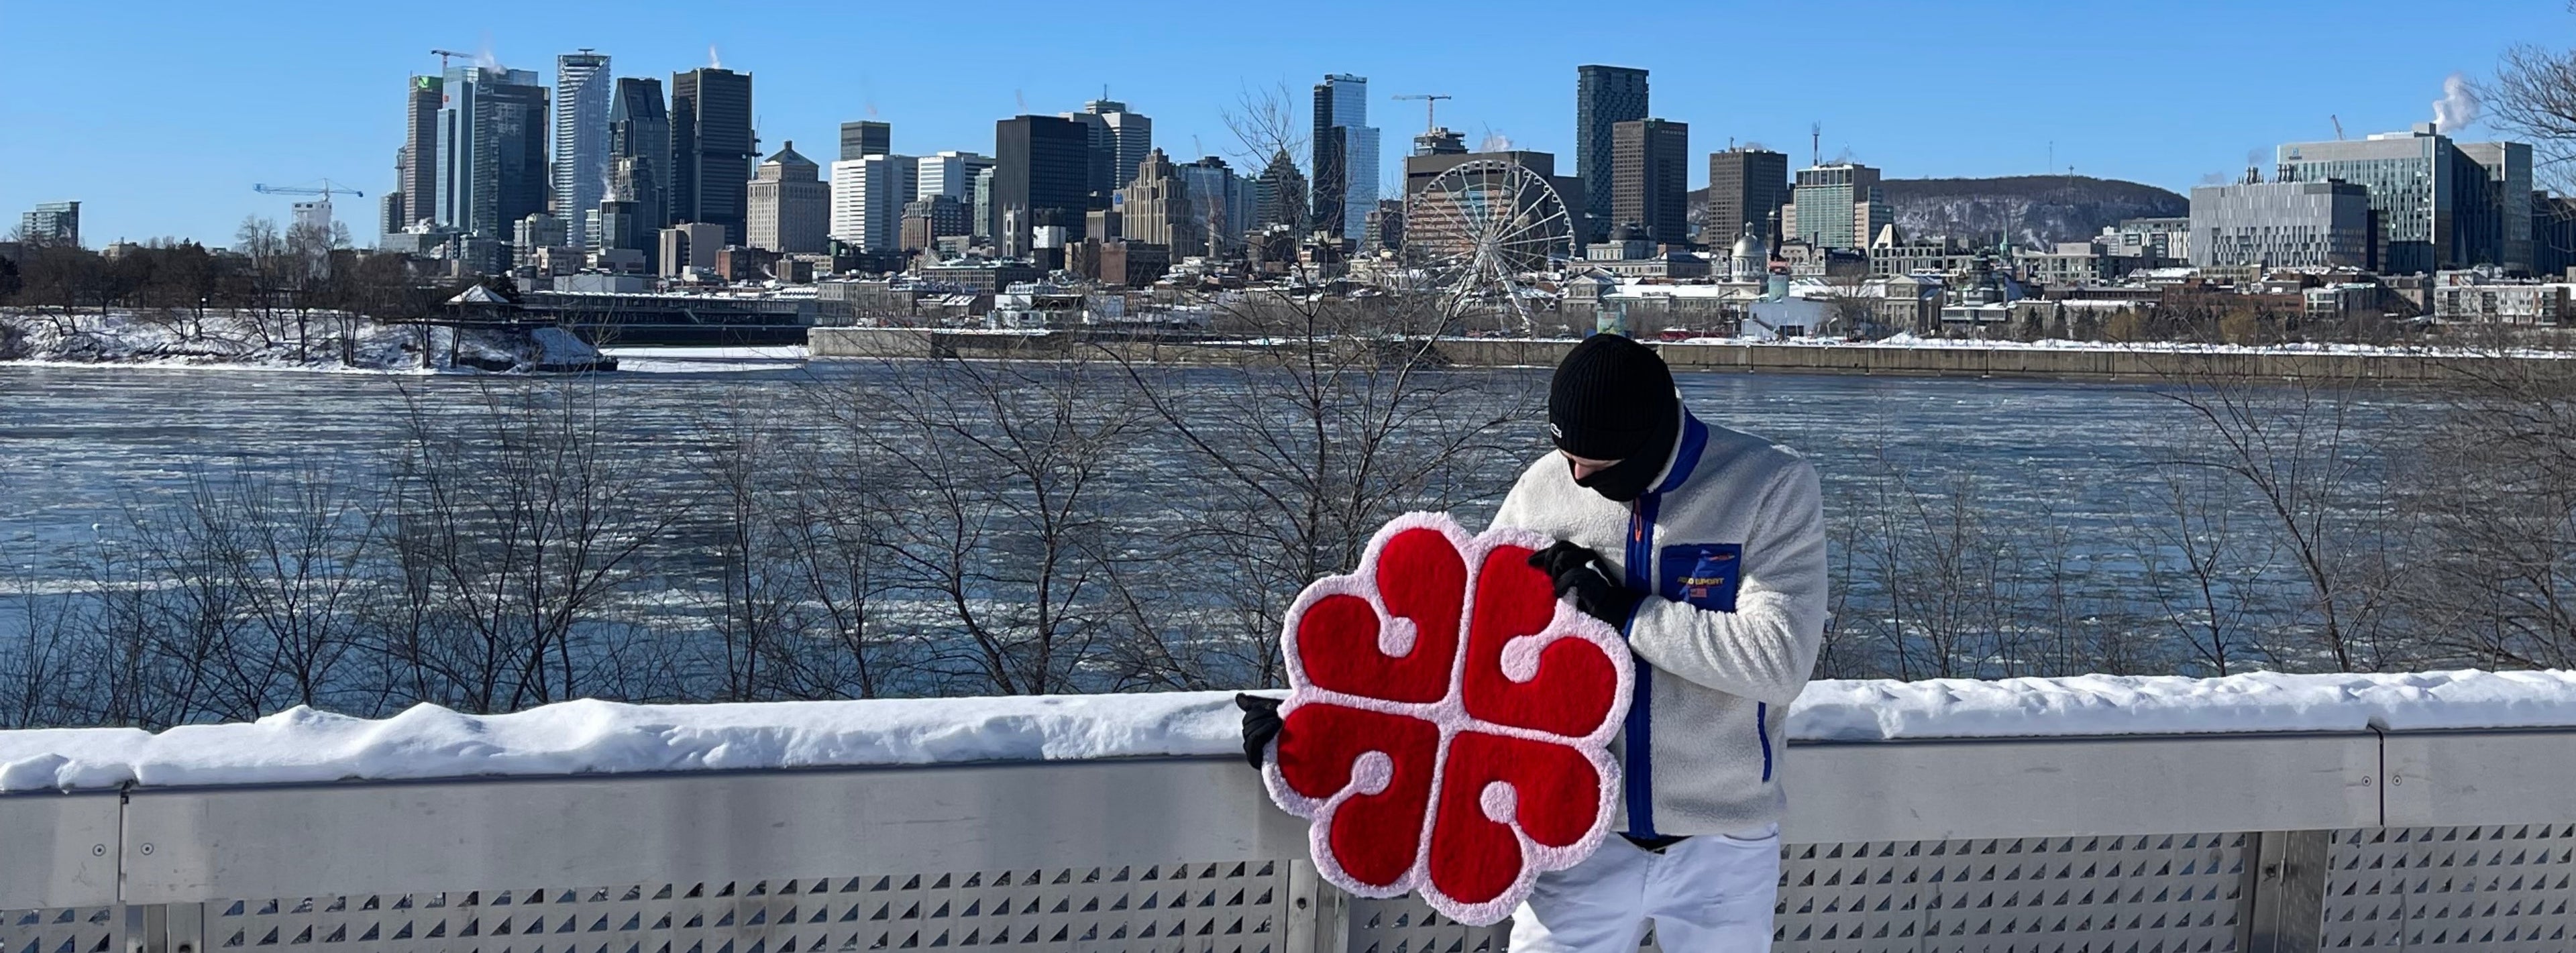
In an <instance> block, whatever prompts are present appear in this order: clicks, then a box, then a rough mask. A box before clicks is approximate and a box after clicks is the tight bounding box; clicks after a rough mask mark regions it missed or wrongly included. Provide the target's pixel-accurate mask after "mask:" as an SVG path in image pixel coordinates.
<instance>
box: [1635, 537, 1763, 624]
mask: <svg viewBox="0 0 2576 953" xmlns="http://www.w3.org/2000/svg"><path fill="white" fill-rule="evenodd" d="M1656 562H1657V565H1658V568H1660V569H1661V570H1662V576H1663V578H1662V579H1659V580H1656V582H1657V583H1658V585H1657V586H1656V587H1655V593H1656V594H1657V595H1660V596H1663V597H1664V598H1666V599H1670V600H1673V601H1675V602H1687V603H1690V604H1691V605H1694V606H1698V607H1700V608H1702V609H1713V610H1716V611H1718V612H1733V611H1735V591H1736V590H1737V589H1738V588H1739V587H1741V586H1742V585H1743V583H1744V546H1743V544H1741V543H1692V544H1690V545H1687V546H1666V547H1664V551H1663V558H1662V559H1659V560H1657V561H1656Z"/></svg>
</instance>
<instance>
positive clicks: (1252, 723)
mask: <svg viewBox="0 0 2576 953" xmlns="http://www.w3.org/2000/svg"><path fill="white" fill-rule="evenodd" d="M1234 707H1236V708H1240V709H1243V760H1245V761H1248V762H1251V763H1252V769H1253V770H1255V771H1258V770H1261V749H1263V748H1267V747H1270V741H1271V739H1274V738H1277V737H1279V727H1280V725H1281V724H1282V722H1281V721H1280V720H1279V699H1276V698H1263V697H1261V696H1259V695H1247V694H1243V693H1236V695H1235V696H1234Z"/></svg>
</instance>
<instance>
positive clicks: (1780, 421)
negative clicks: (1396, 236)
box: [0, 354, 2409, 677]
mask: <svg viewBox="0 0 2576 953" xmlns="http://www.w3.org/2000/svg"><path fill="white" fill-rule="evenodd" d="M637 357H638V356H634V355H630V356H629V364H628V366H629V367H630V368H636V369H643V370H644V372H640V373H638V372H622V373H617V374H608V375H596V376H592V377H589V378H584V379H580V380H577V381H574V382H572V384H573V386H574V387H576V388H579V389H582V390H586V391H587V392H588V395H587V398H586V402H587V403H589V404H591V405H593V406H595V407H597V408H599V409H600V412H601V423H602V426H603V427H604V429H605V433H604V435H603V437H602V445H603V446H604V447H605V448H607V452H609V453H611V454H614V455H616V457H617V462H618V466H620V467H621V468H622V469H621V472H623V473H628V474H634V475H640V476H642V477H643V478H645V479H646V480H647V481H649V482H650V483H651V484H652V486H651V487H650V488H648V490H650V491H659V490H668V491H671V498H674V499H677V498H681V497H684V496H686V492H685V491H686V489H687V488H688V487H689V486H691V485H693V484H692V483H691V481H693V480H702V479H703V478H704V476H705V475H704V474H703V473H702V472H697V471H695V470H694V469H693V466H694V464H692V463H691V462H690V454H688V453H686V452H684V451H686V450H687V449H689V448H691V447H694V446H700V445H704V444H706V443H707V442H708V441H709V440H710V438H712V437H714V436H716V434H715V433H714V432H713V431H712V430H711V429H710V424H709V423H708V421H709V418H710V410H711V409H712V408H715V407H718V406H719V405H722V404H727V403H733V404H735V405H740V404H741V403H742V402H745V401H754V402H756V401H761V400H775V401H778V402H781V403H782V404H785V405H797V404H806V403H811V402H815V401H825V400H832V399H836V397H838V396H839V395H841V394H843V393H845V392H844V391H843V390H842V389H841V388H838V387H836V386H834V385H840V384H848V383H852V382H854V381H855V382H859V383H870V384H875V383H886V384H905V383H907V382H909V381H910V378H896V377H892V376H890V375H893V374H896V373H899V371H897V370H893V369H889V368H888V367H886V366H884V365H880V364H875V363H865V362H832V361H824V362H814V363H811V364H807V363H803V362H800V361H796V360H793V359H791V358H781V357H778V356H774V355H762V356H757V357H754V356H746V355H732V356H721V355H688V354H671V355H653V356H649V357H650V358H651V359H636V358H637ZM1175 373H1176V375H1177V376H1178V378H1179V381H1178V382H1179V384H1180V386H1181V387H1182V388H1183V391H1181V392H1178V393H1179V394H1180V397H1181V399H1184V400H1187V401H1191V402H1194V404H1195V406H1197V407H1198V408H1200V409H1201V412H1203V413H1206V412H1212V413H1214V414H1216V415H1218V416H1222V414H1223V413H1224V411H1223V410H1222V409H1221V408H1223V407H1225V406H1227V405H1226V401H1227V400H1228V395H1229V392H1230V391H1229V388H1230V387H1232V386H1239V380H1240V379H1239V378H1235V377H1229V376H1228V375H1229V374H1232V373H1233V372H1221V371H1194V370H1180V371H1176V372H1175ZM1472 373H1476V374H1494V375H1501V378H1500V379H1501V380H1502V382H1503V383H1504V384H1506V385H1524V386H1504V387H1496V388H1489V389H1488V391H1489V392H1508V391H1519V392H1522V393H1528V392H1529V391H1530V389H1531V388H1543V386H1544V382H1545V377H1544V375H1545V372H1544V371H1541V370H1507V371H1490V372H1472ZM496 383H497V384H498V385H499V386H500V387H501V388H503V389H507V388H511V387H515V386H518V384H519V383H521V382H517V381H498V382H496V381H494V380H492V379H480V380H478V379H474V378H466V377H453V376H438V377H421V376H400V377H395V376H382V375H372V374H338V373H298V372H261V371H214V370H183V369H159V368H132V367H125V368H56V367H27V366H6V365H0V597H5V596H7V595H10V594H11V593H12V592H34V593H45V592H66V593H67V592H83V591H89V590H88V589H87V584H86V583H85V578H86V577H85V576H84V574H85V573H86V572H89V571H91V570H89V569H86V568H84V567H85V566H88V565H90V564H89V563H85V562H84V560H89V559H95V558H97V557H98V556H99V555H100V554H101V553H112V552H116V551H119V550H118V544H117V542H116V541H117V540H121V539H130V538H133V536H134V534H135V533H137V532H138V530H137V529H136V527H135V525H134V523H135V522H136V521H137V520H138V519H141V520H145V521H149V520H153V519H162V518H169V517H170V516H171V515H172V514H178V513H182V512H184V510H185V507H184V506H181V505H177V504H180V503H182V502H184V501H183V500H182V499H181V498H182V496H183V495H184V494H186V493H188V492H189V491H190V486H191V482H192V481H193V480H195V479H197V478H198V477H199V476H200V475H202V474H206V473H227V472H240V471H243V470H248V471H251V472H257V473H269V474H275V475H276V476H278V477H279V478H280V482H281V483H289V484H291V483H293V482H294V480H293V478H294V477H295V476H296V475H298V474H300V473H306V472H315V471H318V470H319V469H323V468H338V472H341V473H348V472H351V471H352V470H354V471H355V472H359V473H363V472H366V471H367V470H368V469H369V468H371V467H379V466H382V465H383V464H382V461H384V460H385V459H386V458H387V456H388V453H387V451H388V450H389V449H391V448H392V447H393V446H394V445H395V442H396V440H397V435H398V433H399V432H400V429H401V428H400V425H399V422H400V420H401V419H402V417H403V415H404V414H406V413H408V412H409V410H410V408H412V407H418V408H420V409H421V410H422V411H423V412H424V413H428V414H439V413H443V412H452V413H454V416H453V418H452V419H454V420H457V421H470V420H476V419H480V418H476V417H474V416H472V414H471V413H468V412H469V411H472V410H473V409H474V408H475V406H476V405H478V404H480V403H482V402H483V401H485V400H486V399H487V398H488V397H489V396H490V395H489V393H488V392H487V388H490V387H493V386H494V385H495V384H496ZM1680 383H1681V387H1682V390H1683V393H1684V395H1685V397H1686V398H1687V400H1688V401H1689V403H1690V405H1691V407H1692V409H1693V410H1694V411H1695V412H1696V413H1698V414H1699V415H1700V416H1701V417H1702V418H1703V419H1706V420H1709V421H1711V422H1714V423H1720V424H1724V425H1727V426H1731V427H1735V428H1738V429H1743V430H1748V431H1752V432H1755V433H1759V434H1762V435H1765V436H1768V437H1771V438H1773V439H1776V440H1779V441H1781V442H1783V443H1786V444H1788V445H1790V446H1792V447H1795V448H1797V449H1799V450H1801V451H1803V452H1805V453H1806V454H1808V455H1809V456H1810V457H1811V458H1812V459H1813V460H1815V462H1816V464H1817V467H1818V470H1819V471H1820V472H1821V474H1822V475H1823V479H1824V482H1825V496H1826V500H1825V505H1826V516H1827V521H1828V524H1829V526H1828V532H1829V534H1831V535H1830V540H1831V548H1832V549H1833V550H1834V552H1833V558H1834V560H1835V563H1834V589H1835V592H1836V602H1835V605H1834V611H1835V616H1834V622H1833V632H1834V633H1835V634H1834V635H1832V636H1829V639H1828V646H1827V652H1826V657H1825V659H1824V660H1823V661H1822V662H1820V665H1823V666H1824V667H1825V670H1827V671H1829V672H1831V673H1834V674H1845V675H1855V674H1894V675H1900V676H1904V677H1921V676H1924V675H1938V674H1959V675H2012V674H2032V673H2045V672H2054V671H2088V670H2097V669H2096V668H2095V666H2101V667H2102V668H2103V669H2107V670H2121V671H2142V672H2182V673H2201V672H2203V670H2204V668H2205V667H2206V666H2205V663H2206V661H2207V660H2206V659H2205V658H2203V657H2199V656H2196V655H2195V649H2194V646H2195V645H2196V644H2197V638H2198V636H2196V635H2194V634H2193V622H2192V619H2193V617H2194V614H2195V613H2199V612H2200V611H2201V610H2199V609H2198V608H2195V607H2194V606H2192V605H2190V604H2189V603H2190V602H2191V598H2190V597H2191V595H2192V593H2190V592H2187V591H2185V590H2186V589H2188V588H2190V584H2189V583H2188V581H2187V580H2185V579H2184V578H2182V577H2179V576H2176V575H2174V574H2173V570H2172V568H2171V567H2172V566H2174V565H2175V559H2176V555H2175V554H2176V553H2177V552H2178V550H2176V549H2175V548H2174V546H2173V545H2172V543H2171V542H2170V540H2171V539H2172V538H2173V536H2172V533H2173V531H2174V527H2175V525H2176V510H2175V503H2174V500H2173V497H2172V496H2171V494H2170V491H2169V490H2168V487H2167V480H2168V478H2169V477H2170V476H2171V475H2172V474H2174V473H2176V472H2177V471H2178V469H2179V468H2177V466H2176V465H2175V464H2174V461H2175V460H2176V459H2177V458H2178V456H2180V455H2182V454H2184V453H2185V452H2187V450H2188V449H2189V445H2190V443H2191V442H2192V441H2194V440H2199V439H2204V437H2203V435H2204V434H2205V433H2207V431H2206V430H2205V429H2204V426H2203V425H2202V424H2201V423H2200V422H2198V421H2197V420H2196V419H2195V414H2194V412H2193V411H2192V410H2191V409H2190V408H2189V407H2187V406H2185V405H2184V404H2182V403H2179V402H2177V401H2176V400H2174V399H2172V398H2171V397H2169V396H2167V395H2166V394H2164V393H2160V392H2159V391H2158V390H2156V389H2155V388H2153V387H2150V386H2146V385H2136V384H2106V383H2098V382H2078V381H2030V380H1969V379H1931V378H1887V377H1859V376H1778V375H1745V374H1691V375H1685V376H1683V377H1682V378H1681V381H1680ZM2359 397H2360V401H2359V403H2358V404H2356V405H2354V409H2355V411H2356V419H2357V420H2360V421H2364V422H2365V423H2364V427H2365V429H2368V428H2371V427H2381V428H2385V427H2387V426H2391V425H2389V424H2384V423H2368V422H2369V421H2385V420H2389V419H2392V418H2391V417H2390V416H2389V415H2388V414H2387V413H2386V411H2388V410H2390V409H2391V408H2393V407H2397V406H2402V405H2403V402H2404V401H2406V400H2408V399H2409V398H2407V397H2406V396H2405V395H2403V394H2393V393H2375V394H2366V395H2359ZM2389 401H2396V402H2398V403H2388V402H2389ZM755 406H758V405H757V404H755ZM1530 413H1531V420H1530V422H1529V423H1528V427H1527V434H1526V441H1525V442H1526V446H1527V447H1528V448H1529V449H1528V451H1527V452H1528V453H1536V452H1539V451H1540V449H1541V448H1543V447H1544V446H1545V442H1544V439H1543V437H1542V436H1541V435H1540V424H1539V423H1538V421H1537V419H1536V416H1537V411H1536V410H1535V409H1534V408H1533V409H1532V410H1531V412H1530ZM471 426H473V425H463V426H460V427H458V428H457V430H458V431H459V433H460V434H461V435H462V436H463V438H464V439H470V433H471V430H470V427H471ZM1132 456H1133V457H1134V459H1133V460H1132V461H1128V460H1122V461H1120V464H1119V467H1118V471H1119V472H1118V473H1117V474H1116V475H1115V476H1116V482H1117V483H1118V484H1119V488H1118V489H1117V490H1116V492H1115V493H1114V494H1113V498H1114V499H1115V500H1117V501H1118V502H1117V503H1116V504H1114V505H1115V506H1117V507H1119V508H1121V509H1123V510H1125V515H1126V516H1127V517H1128V518H1130V519H1133V520H1136V521H1137V522H1134V523H1131V524H1130V525H1132V526H1136V527H1153V526H1159V525H1166V524H1168V525H1175V526H1181V525H1186V522H1187V521H1186V520H1179V519H1178V517H1181V516H1184V515H1187V514H1191V513H1195V512H1197V511H1196V510H1194V509H1193V508H1194V507H1204V506H1208V505H1210V504H1209V503H1208V501H1207V500H1206V499H1205V497H1204V496H1203V495H1202V494H1200V493H1198V492H1196V490H1197V487H1196V486H1194V481H1195V480H1196V479H1197V478H1198V476H1199V474H1197V473H1195V472H1193V471H1192V470H1191V469H1190V467H1189V465H1187V464H1186V463H1184V462H1183V461H1186V460H1188V459H1189V457H1188V456H1187V455H1186V454H1183V453H1180V452H1177V451H1176V450H1175V449H1174V446H1173V442H1172V441H1169V440H1162V439H1157V438H1155V437H1153V436H1151V435H1149V436H1148V437H1147V438H1145V439H1142V440H1140V441H1139V443H1138V445H1137V446H1136V447H1135V448H1134V451H1133V452H1132ZM1519 456H1525V455H1524V454H1513V455H1509V456H1498V455H1487V456H1484V457H1480V458H1478V459H1475V460H1465V459H1461V460H1458V461H1457V462H1456V464H1455V466H1456V467H1458V468H1461V469H1462V470H1463V471H1467V472H1458V473H1454V474H1451V476H1452V477H1453V478H1454V480H1455V483H1453V484H1452V485H1453V486H1465V487H1468V488H1469V490H1468V491H1467V493H1468V495H1474V494H1476V493H1485V494H1488V497H1487V499H1485V500H1484V501H1482V502H1481V503H1475V504H1469V505H1463V506H1461V507H1459V511H1460V515H1461V516H1462V518H1464V519H1465V520H1466V521H1467V522H1468V523H1469V524H1470V525H1478V524H1481V523H1482V522H1483V520H1484V519H1485V518H1486V517H1487V516H1488V515H1490V511H1491V507H1492V505H1493V503H1495V502H1497V501H1498V500H1499V497H1500V495H1501V492H1502V491H1503V490H1504V489H1505V488H1507V487H1508V486H1509V484H1510V481H1511V479H1512V478H1513V476H1514V475H1516V473H1517V472H1518V471H1519V469H1520V468H1521V466H1522V465H1523V463H1524V462H1525V460H1524V459H1514V457H1519ZM2239 490H2241V488H2235V487H2222V488H2220V489H2219V490H2218V491H2216V495H2214V496H2210V497H2208V498H2206V499H2205V500H2200V499H2199V498H2195V499H2196V502H2195V503H2194V504H2193V505H2195V506H2205V507H2213V508H2215V509H2216V510H2229V511H2233V512H2232V513H2230V514H2229V515H2227V516H2226V517H2225V518H2223V519H2222V520H2221V522H2224V523H2232V524H2233V525H2234V526H2235V527H2236V529H2235V530H2234V531H2233V532H2235V533H2236V534H2237V536H2236V537H2235V541H2234V542H2231V543H2230V544H2229V545H2228V552H2229V554H2230V557H2229V558H2231V559H2234V560H2237V562H2236V563H2232V564H2231V565H2230V566H2229V567H2228V568H2227V573H2226V575H2227V578H2228V579H2229V580H2232V581H2224V582H2220V583H2218V585H2219V586H2221V587H2222V588H2229V589H2230V591H2231V592H2241V593H2244V594H2247V599H2246V601H2245V602H2244V606H2245V609H2244V611H2245V612H2246V613H2247V614H2246V615H2244V616H2243V617H2242V618H2241V619H2239V620H2238V621H2237V622H2235V623H2234V625H2236V626H2239V627H2242V628H2243V630H2244V633H2252V634H2251V635H2248V634H2243V633H2240V634H2238V635H2235V636H2232V637H2231V641H2233V640H2239V639H2244V638H2249V637H2250V638H2256V639H2264V640H2269V641H2271V642H2272V644H2288V643H2289V642H2293V641H2296V639H2295V636H2296V633H2297V632H2298V631H2300V627H2301V626H2302V625H2304V624H2305V622H2304V621H2303V619H2304V613H2305V612H2306V608H2305V604H2304V603H2303V602H2302V597H2301V596H2300V586H2301V585H2302V582H2301V577H2300V576H2299V575H2298V574H2297V572H2296V571H2295V569H2294V568H2293V566H2292V564H2290V563H2289V562H2287V561H2286V559H2285V558H2284V556H2283V555H2282V554H2281V553H2280V552H2279V551H2277V550H2272V549H2267V548H2264V547H2263V546H2261V545H2259V544H2256V543H2255V542H2254V541H2253V540H2252V539H2251V538H2250V537H2247V536H2245V534H2246V533H2247V532H2248V529H2249V528H2260V527H2262V526H2264V525H2265V524H2266V521H2267V520H2268V519H2269V517H2268V516H2266V515H2265V514H2264V512H2263V511H2262V510H2260V509H2259V508H2258V507H2257V506H2256V505H2255V504H2254V503H2253V501H2252V500H2250V499H2247V498H2244V497H2242V496H2241V495H2238V491H2239ZM2356 498H2359V497H2356ZM2207 515H2208V513H2207V511H2204V512H2203V513H2202V516H2201V518H2202V519H2203V521H2204V522H2203V524H2202V525H2203V526H2204V527H2205V526H2206V525H2207V524H2206V517H2207ZM140 531H141V532H151V531H152V530H150V529H149V528H146V529H144V530H140ZM1184 531H1185V530H1184ZM1146 532H1148V533H1149V534H1150V533H1151V532H1153V530H1151V529H1147V530H1146ZM702 552H703V550H702V549H701V548H698V547H697V546H695V545H692V544H691V543H690V542H689V541H687V540H675V541H673V543H672V544H671V545H670V547H669V548H668V552H667V554H666V557H667V558H668V559H670V560H671V561H670V562H668V563H665V564H663V565H662V566H661V567H660V568H661V569H662V570H665V571H667V572H669V573H672V574H675V575H677V576H689V575H691V574H692V573H695V572H699V571H703V570H705V569H708V568H709V567H712V566H713V565H714V564H713V563H708V562H705V561H704V560H705V557H704V556H702V555H700V554H701V553H702ZM2152 567H2164V568H2162V569H2153V568H2152ZM2159 587H2161V588H2159ZM2232 587H2241V589H2238V588H2232ZM1954 596H1955V597H1954ZM2204 617H2205V616H2204ZM5 621H6V619H5V617H0V623H5ZM645 624H647V625H650V626H652V627H653V630H654V631H656V632H657V633H658V632H661V631H663V630H664V629H670V630H672V632H673V633H675V634H677V633H680V632H682V631H683V630H686V629H688V627H690V626H693V625H697V624H699V623H697V622H692V621H689V620H686V619H679V618H660V617H657V618H654V619H651V620H648V621H646V622H645ZM0 628H5V625H0ZM2265 633H2269V634H2268V635H2267V634H2265ZM0 634H5V633H0ZM1837 640H1840V641H1837ZM1837 645H1842V646H1845V647H1844V648H1836V646H1837ZM2231 651H2234V650H2231ZM1927 660H1940V661H1937V662H1930V663H1927ZM1927 664H1928V665H1929V666H1930V667H1927ZM2289 664H2297V663H2296V662H2295V660H2291V661H2289Z"/></svg>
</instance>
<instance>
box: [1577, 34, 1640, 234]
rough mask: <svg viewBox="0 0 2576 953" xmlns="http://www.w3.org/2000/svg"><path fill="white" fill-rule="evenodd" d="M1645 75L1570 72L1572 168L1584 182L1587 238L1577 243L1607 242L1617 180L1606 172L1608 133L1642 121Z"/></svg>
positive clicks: (1598, 69) (1622, 70) (1612, 70)
mask: <svg viewBox="0 0 2576 953" xmlns="http://www.w3.org/2000/svg"><path fill="white" fill-rule="evenodd" d="M1646 110H1647V101H1646V71H1645V70H1641V69H1632V68H1629V67H1625V66H1577V67H1575V68H1574V168H1575V174H1576V175H1579V176H1582V177H1583V195H1584V202H1585V206H1584V208H1583V213H1584V218H1585V219H1587V224H1586V225H1585V228H1586V229H1587V230H1588V231H1586V232H1581V233H1578V234H1576V235H1575V238H1576V239H1577V240H1579V241H1586V242H1596V241H1601V240H1603V239H1605V238H1608V237H1609V234H1610V232H1609V230H1610V227H1611V224H1612V223H1611V221H1610V220H1611V218H1612V217H1613V216H1615V215H1616V214H1617V212H1616V210H1615V209H1614V208H1613V207H1612V206H1613V204H1614V202H1615V197H1616V193H1617V189H1618V187H1617V184H1616V183H1617V174H1616V173H1615V172H1613V171H1612V170H1611V166H1612V163H1613V161H1614V160H1613V159H1612V156H1611V152H1612V151H1613V149H1615V148H1616V146H1615V144H1614V143H1613V142H1612V136H1613V128H1612V127H1615V126H1617V125H1618V124H1620V123H1623V122H1627V121H1630V120H1634V119H1644V118H1646V114H1647V112H1646Z"/></svg>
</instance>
